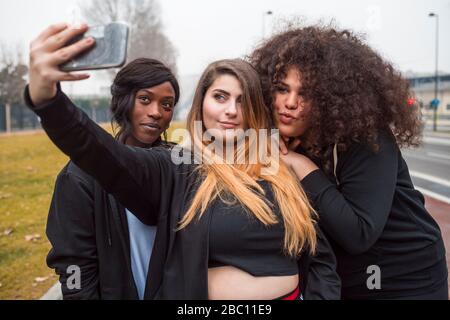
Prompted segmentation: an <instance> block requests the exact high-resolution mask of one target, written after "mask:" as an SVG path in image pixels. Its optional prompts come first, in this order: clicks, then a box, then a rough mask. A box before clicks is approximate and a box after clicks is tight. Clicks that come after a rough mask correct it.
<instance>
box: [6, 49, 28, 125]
mask: <svg viewBox="0 0 450 320" xmlns="http://www.w3.org/2000/svg"><path fill="white" fill-rule="evenodd" d="M27 74H28V67H27V65H25V64H24V63H23V62H22V54H21V52H20V49H18V48H17V50H11V49H8V48H7V47H6V46H5V45H4V44H0V104H2V105H4V106H5V121H6V124H5V126H6V132H11V106H12V105H14V104H18V103H20V102H22V101H23V99H22V96H23V90H24V88H25V86H26V83H27V82H26V79H25V77H26V75H27Z"/></svg>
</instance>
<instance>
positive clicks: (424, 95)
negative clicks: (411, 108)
mask: <svg viewBox="0 0 450 320" xmlns="http://www.w3.org/2000/svg"><path fill="white" fill-rule="evenodd" d="M408 80H409V82H410V83H411V89H412V91H413V92H414V94H415V97H416V99H417V101H418V102H419V104H420V107H421V108H422V112H423V114H424V115H427V116H431V114H432V113H433V109H432V107H431V101H433V100H434V82H435V77H434V76H433V75H426V76H412V77H408ZM438 83H439V90H438V100H439V101H440V103H439V107H438V109H437V112H438V115H439V116H444V118H447V119H448V117H449V118H450V74H446V75H445V74H442V75H439V77H438Z"/></svg>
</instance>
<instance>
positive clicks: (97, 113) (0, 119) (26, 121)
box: [0, 98, 111, 133]
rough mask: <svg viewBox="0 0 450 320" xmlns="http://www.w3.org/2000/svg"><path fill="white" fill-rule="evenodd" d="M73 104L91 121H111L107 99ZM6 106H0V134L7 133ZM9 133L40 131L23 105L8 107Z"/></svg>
mask: <svg viewBox="0 0 450 320" xmlns="http://www.w3.org/2000/svg"><path fill="white" fill-rule="evenodd" d="M74 103H75V105H76V106H78V107H79V108H80V109H82V110H83V111H84V112H85V113H86V114H87V115H88V116H89V117H90V118H91V119H92V120H94V121H96V122H98V123H103V122H110V121H111V113H110V112H109V99H108V98H99V99H74ZM6 109H7V108H6V106H5V105H2V104H0V133H4V132H6V131H7V117H8V115H7V113H8V112H7V110H6ZM9 113H10V125H11V132H15V131H23V130H34V129H40V128H41V124H40V121H39V118H38V117H37V116H36V115H35V114H34V113H33V112H32V111H31V110H29V109H28V108H27V107H26V106H25V105H23V104H13V105H11V107H10V112H9Z"/></svg>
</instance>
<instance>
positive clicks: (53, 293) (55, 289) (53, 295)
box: [39, 281, 63, 300]
mask: <svg viewBox="0 0 450 320" xmlns="http://www.w3.org/2000/svg"><path fill="white" fill-rule="evenodd" d="M62 299H63V295H62V291H61V283H59V281H58V282H56V283H55V284H54V285H53V286H52V287H51V288H50V289H49V290H48V291H47V293H46V294H44V295H43V296H42V297H40V298H39V300H62Z"/></svg>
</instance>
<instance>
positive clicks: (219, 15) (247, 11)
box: [0, 0, 450, 76]
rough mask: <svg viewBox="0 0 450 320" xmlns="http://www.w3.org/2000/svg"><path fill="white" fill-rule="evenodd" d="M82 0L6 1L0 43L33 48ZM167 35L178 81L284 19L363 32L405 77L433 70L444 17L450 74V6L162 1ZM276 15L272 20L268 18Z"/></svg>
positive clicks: (412, 1)
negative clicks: (37, 38) (32, 44)
mask: <svg viewBox="0 0 450 320" xmlns="http://www.w3.org/2000/svg"><path fill="white" fill-rule="evenodd" d="M79 1H88V0H1V1H0V41H3V42H6V43H8V44H9V45H14V46H15V45H16V44H19V45H21V46H22V48H23V49H24V51H27V47H28V43H29V42H30V40H31V39H33V37H35V36H36V35H37V34H38V33H39V31H40V30H42V29H43V28H45V27H46V26H47V25H48V24H50V23H54V22H59V21H70V20H71V19H72V17H73V13H74V12H75V13H76V9H75V8H76V6H77V3H78V2H79ZM159 2H160V7H161V13H162V21H163V24H164V27H165V31H166V34H167V35H168V37H169V38H170V40H171V41H172V42H173V44H174V45H175V47H176V49H177V51H178V61H177V64H178V73H179V75H180V76H186V75H190V74H199V73H201V72H202V71H203V69H204V68H205V67H206V65H207V64H208V63H210V62H211V61H214V60H217V59H221V58H232V57H239V56H243V55H245V54H246V53H248V52H250V50H251V49H252V48H253V47H254V46H255V45H256V44H257V42H258V41H260V40H261V37H262V32H263V21H264V20H265V31H266V32H265V33H266V36H269V35H270V33H271V32H272V30H273V26H274V25H276V23H277V21H279V19H280V18H281V19H283V18H290V17H292V16H294V15H298V16H302V17H303V18H304V19H306V21H308V22H311V23H313V22H315V21H318V20H320V19H322V20H324V21H329V20H330V19H334V20H335V21H336V22H337V24H338V25H340V26H342V27H346V28H351V29H353V30H355V31H357V32H360V33H365V34H366V35H367V40H368V42H369V44H371V45H372V46H373V47H375V48H376V49H377V50H378V51H379V52H380V53H382V55H383V56H384V57H385V58H387V59H389V60H390V61H392V62H393V63H394V64H395V66H396V67H397V68H399V69H400V70H402V71H415V72H434V65H435V58H434V57H435V53H434V50H435V23H436V20H435V19H434V18H429V17H428V13H429V12H431V11H432V12H436V13H438V14H439V16H440V50H439V55H440V63H439V65H440V67H439V69H440V70H442V71H446V72H450V0H428V1H425V0H367V1H364V0H362V1H361V0H342V1H332V0H308V1H303V0H227V1H225V0H221V1H217V0H190V1H187V0H160V1H159ZM268 10H271V11H273V15H271V16H266V17H265V18H263V16H264V12H266V11H268Z"/></svg>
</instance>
